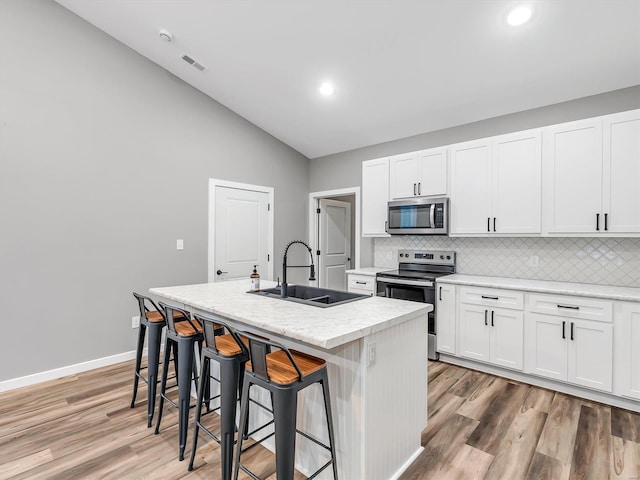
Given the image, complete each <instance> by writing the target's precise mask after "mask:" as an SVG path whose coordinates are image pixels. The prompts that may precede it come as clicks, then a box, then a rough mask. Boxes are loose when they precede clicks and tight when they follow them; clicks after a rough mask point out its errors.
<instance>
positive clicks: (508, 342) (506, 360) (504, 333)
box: [489, 308, 524, 370]
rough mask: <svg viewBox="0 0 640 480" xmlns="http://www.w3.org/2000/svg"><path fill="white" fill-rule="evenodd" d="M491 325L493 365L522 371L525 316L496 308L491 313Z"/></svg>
mask: <svg viewBox="0 0 640 480" xmlns="http://www.w3.org/2000/svg"><path fill="white" fill-rule="evenodd" d="M489 315H490V320H489V322H490V323H489V324H490V325H491V327H492V328H491V363H495V364H496V365H500V366H502V367H507V368H512V369H515V370H522V367H523V357H524V353H523V348H524V345H523V342H524V332H523V328H524V321H523V317H524V314H523V313H522V312H521V311H517V310H506V309H503V308H494V309H492V310H491V311H490V312H489Z"/></svg>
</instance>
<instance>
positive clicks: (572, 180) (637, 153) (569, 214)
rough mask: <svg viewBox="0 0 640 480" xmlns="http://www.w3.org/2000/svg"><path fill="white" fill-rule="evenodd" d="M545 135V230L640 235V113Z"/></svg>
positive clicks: (590, 121) (568, 126)
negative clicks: (639, 187)
mask: <svg viewBox="0 0 640 480" xmlns="http://www.w3.org/2000/svg"><path fill="white" fill-rule="evenodd" d="M543 132H544V133H543V136H544V142H543V143H544V157H543V158H544V162H545V168H544V171H545V172H546V173H545V178H544V181H543V191H544V199H545V205H544V221H545V231H546V232H548V233H551V234H562V233H568V234H590V235H609V234H611V233H640V189H638V184H639V183H640V110H633V111H630V112H623V113H618V114H613V115H607V116H604V117H596V118H590V119H587V120H581V121H577V122H570V123H564V124H560V125H553V126H550V127H546V128H545V129H544V130H543Z"/></svg>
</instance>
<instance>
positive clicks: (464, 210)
mask: <svg viewBox="0 0 640 480" xmlns="http://www.w3.org/2000/svg"><path fill="white" fill-rule="evenodd" d="M450 153H451V200H450V203H449V205H450V206H449V208H450V210H451V212H450V217H449V218H450V220H449V221H450V222H451V223H450V233H451V234H452V235H455V234H469V233H487V232H488V231H489V228H490V223H489V217H490V216H491V213H490V212H491V195H490V191H491V176H490V170H489V167H490V166H489V164H490V162H491V145H490V144H489V143H487V142H486V141H484V140H482V141H479V142H467V143H463V144H459V145H454V146H452V147H451V150H450Z"/></svg>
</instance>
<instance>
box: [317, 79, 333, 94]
mask: <svg viewBox="0 0 640 480" xmlns="http://www.w3.org/2000/svg"><path fill="white" fill-rule="evenodd" d="M318 90H319V91H320V93H321V94H322V95H324V96H325V97H329V96H331V95H333V92H335V88H333V85H332V84H331V83H329V82H324V83H323V84H322V85H320V88H319V89H318Z"/></svg>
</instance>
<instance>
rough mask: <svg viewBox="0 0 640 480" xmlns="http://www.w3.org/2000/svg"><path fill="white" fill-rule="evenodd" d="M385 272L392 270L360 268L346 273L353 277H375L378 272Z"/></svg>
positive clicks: (387, 268) (386, 268)
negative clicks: (353, 275)
mask: <svg viewBox="0 0 640 480" xmlns="http://www.w3.org/2000/svg"><path fill="white" fill-rule="evenodd" d="M387 270H393V268H389V267H360V268H353V269H351V270H347V271H346V273H353V274H355V275H369V276H371V277H375V276H376V273H378V272H385V271H387Z"/></svg>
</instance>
